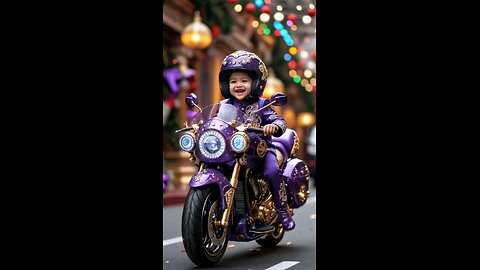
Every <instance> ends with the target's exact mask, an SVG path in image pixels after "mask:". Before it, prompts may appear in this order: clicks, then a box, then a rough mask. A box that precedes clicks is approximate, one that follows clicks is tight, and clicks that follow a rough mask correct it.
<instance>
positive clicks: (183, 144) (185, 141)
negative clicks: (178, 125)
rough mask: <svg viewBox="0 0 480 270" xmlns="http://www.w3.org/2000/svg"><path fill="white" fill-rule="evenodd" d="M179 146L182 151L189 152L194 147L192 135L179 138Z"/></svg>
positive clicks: (187, 134) (188, 134)
mask: <svg viewBox="0 0 480 270" xmlns="http://www.w3.org/2000/svg"><path fill="white" fill-rule="evenodd" d="M179 144H180V148H182V150H183V151H187V152H190V151H192V150H193V147H194V146H195V138H194V137H193V135H192V134H190V133H186V134H184V135H182V137H180V140H179Z"/></svg>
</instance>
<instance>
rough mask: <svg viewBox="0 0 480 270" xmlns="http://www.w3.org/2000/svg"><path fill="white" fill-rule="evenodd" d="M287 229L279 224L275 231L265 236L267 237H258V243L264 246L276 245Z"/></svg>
mask: <svg viewBox="0 0 480 270" xmlns="http://www.w3.org/2000/svg"><path fill="white" fill-rule="evenodd" d="M284 234H285V230H284V229H283V227H282V226H281V225H279V224H277V226H276V229H275V231H273V233H271V234H269V235H267V236H265V238H261V239H257V240H255V241H257V243H258V244H259V245H260V246H262V247H274V246H276V245H277V244H278V243H280V241H282V239H283V235H284Z"/></svg>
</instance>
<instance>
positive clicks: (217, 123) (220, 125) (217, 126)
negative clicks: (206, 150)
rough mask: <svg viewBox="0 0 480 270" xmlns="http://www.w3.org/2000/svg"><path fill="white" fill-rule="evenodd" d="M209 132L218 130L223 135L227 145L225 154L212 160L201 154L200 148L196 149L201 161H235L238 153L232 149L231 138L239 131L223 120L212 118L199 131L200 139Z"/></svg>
mask: <svg viewBox="0 0 480 270" xmlns="http://www.w3.org/2000/svg"><path fill="white" fill-rule="evenodd" d="M208 130H216V131H218V132H220V134H222V136H223V138H224V139H225V144H226V145H225V152H224V153H223V154H222V155H221V156H220V157H218V158H216V159H211V158H208V157H206V156H204V155H203V154H202V152H200V149H199V147H196V149H195V154H196V155H197V157H198V158H199V159H200V161H202V162H207V163H225V162H228V161H232V160H234V159H235V158H236V153H235V152H233V151H232V149H231V148H230V138H231V137H232V135H233V133H235V132H237V130H236V129H235V128H234V127H232V126H230V125H229V124H228V123H226V122H225V121H223V120H221V119H218V118H212V119H210V120H208V121H207V122H206V123H205V124H204V125H202V127H201V128H200V129H199V130H198V138H200V137H201V136H202V134H203V133H204V132H206V131H208Z"/></svg>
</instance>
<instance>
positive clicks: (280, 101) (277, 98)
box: [271, 92, 288, 106]
mask: <svg viewBox="0 0 480 270" xmlns="http://www.w3.org/2000/svg"><path fill="white" fill-rule="evenodd" d="M271 101H272V102H275V103H273V104H272V105H273V106H283V105H285V104H287V103H288V98H287V96H286V95H285V94H283V93H280V92H276V93H275V94H273V95H272V98H271Z"/></svg>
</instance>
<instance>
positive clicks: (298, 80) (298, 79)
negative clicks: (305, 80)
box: [293, 75, 301, 83]
mask: <svg viewBox="0 0 480 270" xmlns="http://www.w3.org/2000/svg"><path fill="white" fill-rule="evenodd" d="M293 81H294V82H295V83H299V82H300V81H301V78H300V76H298V75H295V77H293Z"/></svg>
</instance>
